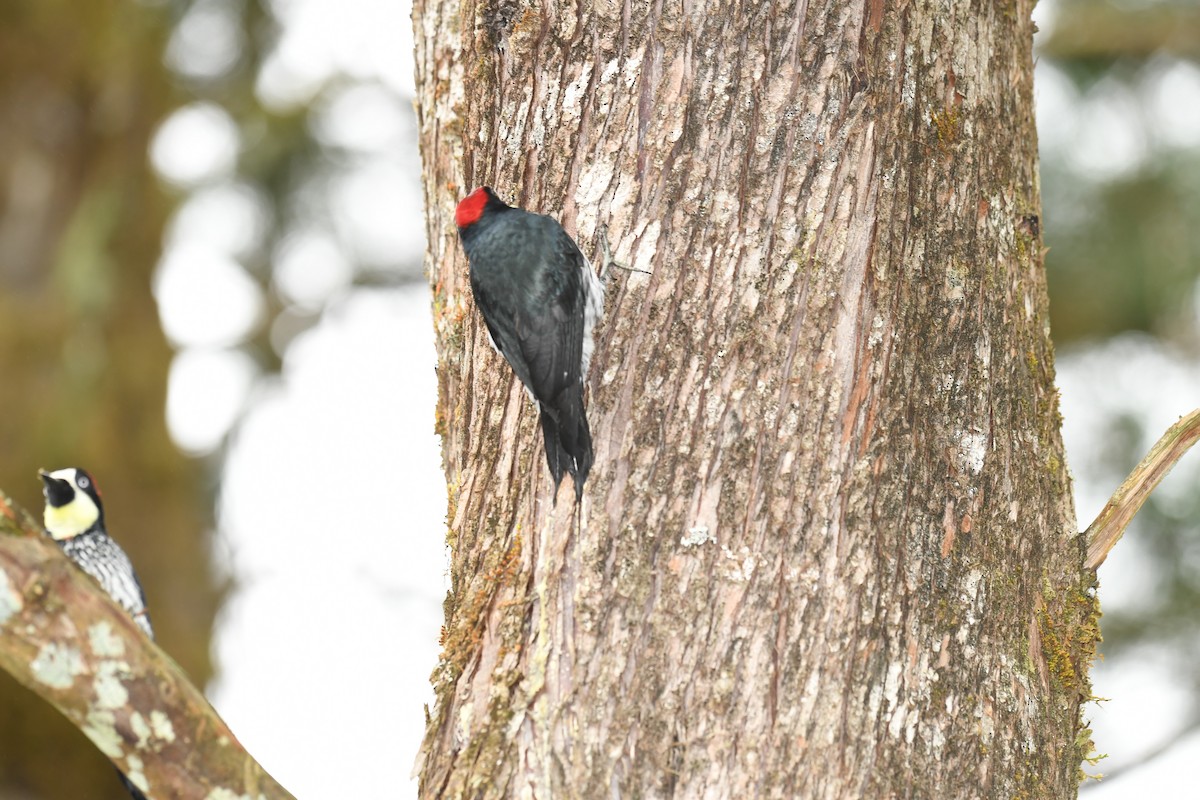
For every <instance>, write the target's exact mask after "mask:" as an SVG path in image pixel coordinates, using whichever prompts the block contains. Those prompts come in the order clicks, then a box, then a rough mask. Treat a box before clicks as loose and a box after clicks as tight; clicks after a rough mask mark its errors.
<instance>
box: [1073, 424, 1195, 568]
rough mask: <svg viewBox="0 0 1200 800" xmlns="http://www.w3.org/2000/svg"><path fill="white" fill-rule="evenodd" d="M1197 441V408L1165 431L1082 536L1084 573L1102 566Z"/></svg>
mask: <svg viewBox="0 0 1200 800" xmlns="http://www.w3.org/2000/svg"><path fill="white" fill-rule="evenodd" d="M1197 440H1200V408H1197V409H1196V410H1195V411H1193V412H1192V413H1190V414H1188V415H1187V416H1186V417H1183V418H1182V419H1180V420H1179V421H1178V422H1176V423H1175V424H1174V425H1172V426H1171V427H1170V428H1168V429H1167V432H1166V433H1164V434H1163V435H1162V437H1160V438H1159V440H1158V441H1157V442H1155V443H1154V447H1152V448H1150V452H1149V453H1147V454H1146V457H1145V458H1143V459H1142V460H1141V461H1140V462H1139V463H1138V465H1137V466H1136V467H1134V468H1133V472H1131V473H1129V477H1128V478H1126V479H1125V482H1124V483H1122V484H1121V485H1120V487H1119V488H1118V489H1117V491H1115V492H1113V496H1112V497H1110V498H1109V499H1108V502H1107V503H1105V504H1104V508H1103V509H1101V510H1100V513H1099V514H1098V515H1096V519H1095V520H1094V521H1093V522H1092V524H1091V525H1089V526H1088V529H1087V531H1086V532H1085V533H1084V535H1085V536H1086V537H1087V542H1088V554H1087V562H1086V566H1087V568H1088V569H1096V568H1097V567H1099V566H1100V565H1101V564H1103V563H1104V559H1106V558H1108V553H1109V551H1110V550H1112V549H1113V546H1114V545H1116V543H1117V542H1118V541H1119V540H1120V538H1121V536H1122V535H1123V534H1124V533H1125V529H1126V528H1127V527H1129V523H1130V522H1131V521H1132V520H1133V516H1134V514H1136V513H1137V512H1138V509H1140V508H1141V507H1142V504H1143V503H1145V502H1146V498H1148V497H1149V496H1150V493H1151V492H1153V491H1154V488H1155V487H1156V486H1158V484H1159V483H1161V482H1162V479H1163V478H1165V477H1167V473H1168V472H1170V471H1171V468H1172V467H1174V466H1175V464H1176V463H1177V462H1178V461H1179V459H1181V458H1183V454H1184V453H1186V452H1187V451H1188V450H1190V449H1192V445H1194V444H1195V443H1196V441H1197Z"/></svg>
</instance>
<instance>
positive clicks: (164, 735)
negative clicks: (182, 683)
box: [150, 709, 175, 742]
mask: <svg viewBox="0 0 1200 800" xmlns="http://www.w3.org/2000/svg"><path fill="white" fill-rule="evenodd" d="M150 728H151V729H152V730H153V731H154V736H155V737H156V738H158V739H162V740H163V741H164V742H173V741H175V726H174V725H172V724H171V718H170V717H168V716H167V715H166V714H165V713H164V712H162V711H159V710H158V709H155V710H154V711H151V712H150Z"/></svg>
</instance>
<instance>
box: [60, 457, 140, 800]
mask: <svg viewBox="0 0 1200 800" xmlns="http://www.w3.org/2000/svg"><path fill="white" fill-rule="evenodd" d="M38 474H39V475H41V477H42V494H44V495H45V497H46V509H45V512H44V514H43V522H44V524H45V526H46V532H47V533H49V534H50V536H51V538H53V539H54V541H56V542H58V546H59V547H61V548H62V549H63V552H64V553H66V554H67V557H68V558H69V559H71V560H72V561H74V562H75V564H76V565H77V566H78V567H79V568H80V569H82V570H83V571H84V572H86V573H87V574H88V575H91V576H92V577H93V578H95V579H96V581H97V582H98V583H99V584H100V587H101V588H102V589H104V591H105V592H107V593H108V596H109V597H111V598H112V599H113V600H115V601H116V602H117V605H119V606H121V607H122V608H123V609H125V611H126V612H128V613H129V616H131V617H132V618H133V621H134V622H136V623H137V625H138V627H139V628H141V629H142V630H143V631H145V632H146V635H147V636H149V637H150V638H151V639H153V638H154V630H153V629H152V628H151V627H150V616H149V614H148V613H147V611H146V595H145V593H144V592H142V584H141V581H139V580H138V577H137V574H136V573H135V572H134V571H133V564H132V563H131V562H130V561H129V556H127V555H125V551H124V550H122V549H121V545H119V544H117V543H116V541H115V540H113V538H112V537H111V536H109V535H108V531H107V529H106V528H105V527H104V506H103V505H102V504H101V503H100V489H99V488H98V487H97V486H96V481H95V480H94V479H93V478H92V476H91V475H89V474H88V473H87V471H86V470H82V469H77V468H75V467H68V468H67V469H60V470H55V471H54V472H46V471H45V470H39V472H38ZM117 774H118V775H120V776H121V782H122V783H123V784H124V785H125V788H126V789H127V790H128V791H129V794H130V796H131V797H133V800H146V795H144V794H143V793H142V790H141V789H139V788H138V787H137V786H136V785H134V783H133V782H132V781H131V780H130V779H129V778H128V777H127V776H126V775H125V774H124V773H123V772H121V771H120V770H118V771H117Z"/></svg>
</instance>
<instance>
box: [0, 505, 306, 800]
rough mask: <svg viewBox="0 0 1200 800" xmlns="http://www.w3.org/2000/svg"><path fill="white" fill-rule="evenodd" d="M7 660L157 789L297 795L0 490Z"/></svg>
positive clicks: (226, 797)
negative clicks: (255, 756) (248, 749)
mask: <svg viewBox="0 0 1200 800" xmlns="http://www.w3.org/2000/svg"><path fill="white" fill-rule="evenodd" d="M0 667H3V668H4V669H5V670H7V671H8V672H9V673H10V674H11V675H12V676H13V677H14V678H16V679H17V680H18V681H19V682H21V683H22V684H24V685H25V686H27V687H28V688H29V689H31V690H32V691H34V692H35V693H36V694H38V695H39V696H41V697H42V698H44V699H45V700H46V701H47V702H48V703H50V704H51V705H53V706H54V707H55V708H57V709H58V710H59V711H60V712H62V713H63V714H64V715H65V716H66V717H67V719H69V720H71V721H72V722H73V723H74V724H75V725H76V726H77V727H78V728H79V729H80V730H81V731H83V732H84V733H85V734H86V735H87V737H88V738H89V739H91V740H92V742H93V743H95V745H96V747H98V748H99V749H100V750H101V752H103V753H104V754H105V755H106V756H108V757H109V758H110V759H112V761H113V763H114V764H116V765H117V767H118V768H119V769H120V770H121V771H122V772H124V773H125V774H126V775H127V776H128V777H129V779H130V780H131V781H133V783H134V784H136V785H137V786H138V787H139V788H141V789H142V790H143V791H144V792H145V793H146V795H147V796H148V797H153V798H168V797H170V798H182V799H183V800H190V799H191V798H196V799H197V800H199V799H200V798H203V799H204V800H243V799H245V800H276V799H277V798H290V797H291V796H292V795H291V794H289V793H288V792H287V791H286V790H285V789H284V788H283V787H282V786H280V785H279V784H278V783H277V782H276V781H275V780H274V779H273V778H272V777H271V776H270V775H268V774H267V773H266V771H265V770H263V768H262V767H261V766H259V765H258V764H257V763H256V762H255V761H254V759H253V758H252V757H251V756H250V755H249V754H248V753H247V752H246V751H245V749H244V748H243V747H242V746H241V744H239V743H238V741H237V739H236V738H235V737H234V735H233V733H232V732H231V731H230V730H229V727H228V726H227V725H226V724H225V723H224V722H223V721H222V720H221V718H220V717H219V716H218V715H217V712H216V711H215V710H214V709H213V708H212V706H211V705H209V703H208V701H207V700H205V699H204V695H203V694H201V693H200V690H199V689H197V688H196V687H195V686H193V685H192V684H191V682H190V681H189V680H188V678H187V676H186V675H184V674H183V672H182V670H180V668H179V666H178V665H177V664H176V663H175V662H174V661H172V660H171V658H169V657H168V656H167V655H166V654H165V653H163V652H162V650H160V649H159V648H158V646H157V645H156V644H155V643H154V642H152V641H151V640H150V639H148V638H147V637H146V636H145V635H144V634H143V633H142V632H141V630H139V629H138V627H137V625H135V624H134V622H133V620H131V619H130V618H129V617H128V616H127V615H126V614H125V612H124V611H122V610H121V609H120V607H118V606H117V605H116V604H115V603H113V602H112V600H110V599H109V597H108V596H107V595H106V594H104V592H103V591H102V590H101V589H100V587H99V586H98V585H97V584H96V583H95V582H94V581H93V580H92V579H91V578H89V577H88V576H87V575H85V574H84V573H83V572H82V571H81V570H79V569H77V568H76V567H75V566H74V565H73V564H71V562H70V561H69V560H68V559H67V558H66V556H64V555H63V554H62V552H61V551H60V550H59V549H58V547H56V546H55V545H54V543H53V542H52V541H51V540H50V539H49V538H48V537H45V536H43V535H42V534H41V533H40V531H39V530H38V529H37V526H36V525H35V524H33V523H32V521H31V520H30V519H29V517H28V515H27V514H25V513H24V512H23V511H21V510H19V509H17V508H15V507H14V506H13V504H12V503H11V502H10V501H9V500H8V498H6V497H5V496H4V495H3V494H0Z"/></svg>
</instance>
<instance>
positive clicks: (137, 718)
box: [129, 711, 151, 747]
mask: <svg viewBox="0 0 1200 800" xmlns="http://www.w3.org/2000/svg"><path fill="white" fill-rule="evenodd" d="M129 728H130V730H132V731H133V735H134V736H136V737H137V746H138V747H145V745H146V742H148V741H150V734H151V731H150V726H149V725H148V724H147V723H146V718H145V717H143V716H142V714H141V712H139V711H134V712H133V713H132V714H130V715H129Z"/></svg>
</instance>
